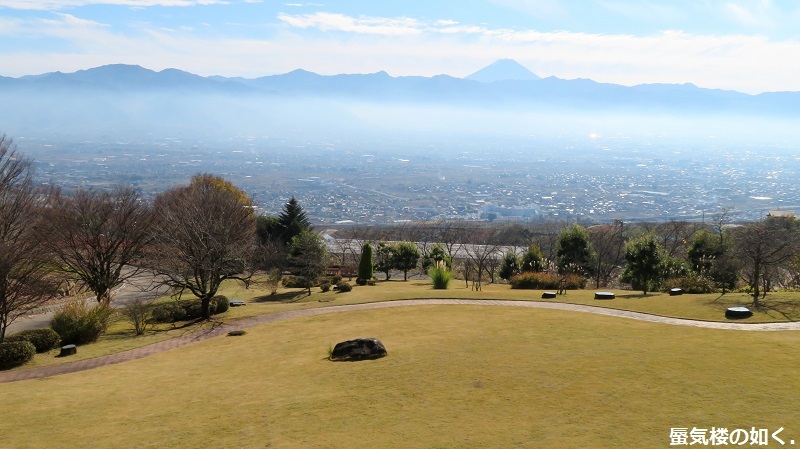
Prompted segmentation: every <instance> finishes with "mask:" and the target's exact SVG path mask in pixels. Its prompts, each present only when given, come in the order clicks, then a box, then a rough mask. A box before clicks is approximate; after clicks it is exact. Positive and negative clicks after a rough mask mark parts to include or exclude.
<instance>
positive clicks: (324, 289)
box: [319, 282, 331, 293]
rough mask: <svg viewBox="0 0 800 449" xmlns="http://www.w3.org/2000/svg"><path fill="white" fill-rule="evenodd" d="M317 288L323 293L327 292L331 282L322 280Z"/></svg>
mask: <svg viewBox="0 0 800 449" xmlns="http://www.w3.org/2000/svg"><path fill="white" fill-rule="evenodd" d="M319 289H320V290H321V291H322V292H323V293H325V292H327V291H330V289H331V283H330V282H323V283H321V284H319Z"/></svg>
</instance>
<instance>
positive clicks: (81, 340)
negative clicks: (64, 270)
mask: <svg viewBox="0 0 800 449" xmlns="http://www.w3.org/2000/svg"><path fill="white" fill-rule="evenodd" d="M113 312H114V311H113V310H112V309H111V307H109V306H107V305H105V304H99V305H97V306H94V307H90V306H89V305H88V304H86V301H72V302H69V303H67V304H66V305H64V307H62V308H61V310H59V311H58V312H56V314H55V315H54V316H53V320H52V321H51V323H50V327H52V328H53V330H54V331H56V332H57V333H58V335H59V336H61V344H64V345H69V344H75V345H82V344H86V343H92V342H95V341H97V338H98V337H100V334H102V333H103V332H105V331H106V328H107V327H108V321H109V319H110V318H111V315H112V313H113Z"/></svg>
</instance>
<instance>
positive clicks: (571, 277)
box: [509, 271, 586, 290]
mask: <svg viewBox="0 0 800 449" xmlns="http://www.w3.org/2000/svg"><path fill="white" fill-rule="evenodd" d="M561 279H562V276H559V275H557V274H551V273H536V272H532V271H529V272H526V273H520V274H517V275H515V276H512V277H511V280H510V281H509V284H511V288H517V289H523V290H524V289H528V290H541V289H556V288H558V287H559V285H558V282H559V281H560V280H561ZM563 279H564V280H565V281H566V282H565V285H564V288H566V289H567V290H579V289H582V288H584V287H586V278H584V277H583V276H579V275H577V274H568V275H566V276H564V277H563Z"/></svg>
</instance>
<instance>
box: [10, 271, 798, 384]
mask: <svg viewBox="0 0 800 449" xmlns="http://www.w3.org/2000/svg"><path fill="white" fill-rule="evenodd" d="M615 293H616V295H617V298H616V299H614V300H612V301H598V300H595V299H594V290H575V291H568V292H567V294H566V295H563V296H559V297H558V299H555V300H544V301H548V302H561V303H572V304H584V305H591V306H597V307H608V308H615V309H622V310H630V311H636V312H644V313H650V314H654V315H660V316H668V317H675V318H687V319H697V320H706V321H727V320H726V319H725V317H724V312H725V309H726V308H727V307H731V306H739V305H748V304H749V303H750V302H751V298H750V297H749V296H747V295H745V294H743V293H729V294H726V295H720V294H707V295H682V296H672V297H671V296H669V295H667V294H665V293H651V294H648V295H647V296H643V295H641V292H631V291H625V290H615ZM220 294H224V295H226V296H228V297H229V298H235V299H242V300H245V301H246V302H247V303H248V305H247V306H246V307H238V308H231V309H230V310H229V311H228V312H226V313H225V314H222V315H220V316H218V317H216V319H218V320H223V321H226V322H230V321H232V320H235V319H239V318H245V317H249V316H255V315H263V314H269V313H277V312H283V311H289V310H298V309H307V308H314V307H326V306H331V305H342V304H360V303H366V302H375V301H392V300H401V299H431V298H442V299H507V300H520V301H530V300H541V299H540V297H541V291H540V290H512V289H511V288H510V287H509V286H508V285H500V284H490V285H485V286H484V288H483V291H481V292H474V291H472V290H470V289H469V288H466V286H465V285H464V283H463V282H459V281H454V282H452V283H451V287H450V288H449V289H447V290H433V289H432V288H431V287H430V283H429V282H427V281H420V280H413V281H408V282H402V281H389V282H379V283H378V284H377V285H376V286H372V287H370V286H364V287H355V288H354V289H353V291H352V292H349V293H344V294H340V293H336V292H332V291H331V292H328V293H321V292H319V289H314V293H313V294H312V296H310V297H308V296H305V294H304V293H303V292H301V291H300V290H297V289H289V290H287V289H281V290H280V292H279V294H278V295H275V296H270V295H269V292H268V291H267V290H264V289H261V288H250V289H245V288H243V287H241V286H240V285H239V284H236V283H232V282H231V283H227V284H225V285H224V287H223V288H222V289H221V290H220ZM171 300H172V299H170V298H169V297H168V296H166V297H163V298H161V299H159V302H164V301H171ZM765 305H766V308H764V309H762V310H759V311H756V313H755V315H754V316H753V317H752V318H749V319H747V320H744V321H741V322H746V323H750V322H754V323H755V322H781V321H790V320H791V321H794V320H798V319H800V293H770V294H769V295H767V300H766V301H765ZM202 326H208V324H207V323H202V324H199V325H198V324H190V323H182V324H179V325H178V326H173V325H171V324H161V325H158V326H156V327H154V328H153V329H152V330H151V331H149V332H148V333H147V334H146V335H144V336H139V337H136V336H134V335H133V331H132V327H131V325H130V324H129V323H127V322H126V321H124V320H120V321H117V322H115V323H113V324H112V326H111V327H110V328H109V331H108V332H107V333H106V334H105V335H103V336H102V337H101V338H100V340H99V341H98V342H97V343H94V344H91V345H86V346H82V347H81V348H80V350H79V351H78V354H77V356H72V357H68V358H56V357H55V356H54V355H55V353H57V351H56V352H51V353H46V354H37V355H36V356H35V357H34V359H33V361H32V362H30V363H28V364H26V365H24V366H22V367H19V368H16V369H28V368H33V367H37V366H46V365H52V364H58V363H65V362H71V361H74V360H81V359H87V358H94V357H99V356H103V355H108V354H113V353H117V352H121V351H124V350H128V349H133V348H137V347H141V346H145V345H148V344H152V343H156V342H159V341H163V340H166V339H169V338H175V337H178V336H181V335H185V334H186V333H188V332H193V331H196V330H198V329H199V328H200V327H202Z"/></svg>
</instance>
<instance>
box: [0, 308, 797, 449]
mask: <svg viewBox="0 0 800 449" xmlns="http://www.w3.org/2000/svg"><path fill="white" fill-rule="evenodd" d="M359 336H370V337H377V338H380V339H381V340H382V341H383V342H384V343H385V344H386V346H387V348H388V350H389V356H388V357H386V358H383V359H380V360H375V361H366V362H355V363H354V362H343V363H342V362H340V363H333V362H329V361H327V360H325V357H326V356H327V351H328V348H329V347H330V346H331V345H333V344H335V343H336V342H338V341H342V340H345V339H349V338H353V337H359ZM798 344H800V333H797V332H754V333H751V332H737V331H719V330H709V329H696V328H687V327H679V326H669V325H661V324H655V323H645V322H638V321H633V320H627V319H620V318H612V317H604V316H596V315H591V314H585V313H570V312H562V311H553V310H536V309H532V310H528V309H517V308H501V307H482V306H419V307H402V308H396V309H382V310H371V311H360V312H348V313H339V314H331V315H324V316H317V317H309V318H298V319H293V320H287V321H282V322H277V323H273V324H268V325H263V326H259V327H256V328H253V329H251V330H249V331H248V333H247V335H245V336H244V337H236V338H234V337H219V338H215V339H211V340H208V341H205V342H202V343H198V344H195V345H191V346H188V347H185V348H182V349H179V350H173V351H169V352H165V353H161V354H158V355H155V356H151V357H148V358H145V359H141V360H137V361H133V362H128V363H124V364H120V365H115V366H110V367H105V368H99V369H95V370H91V371H86V372H82V373H76V374H70V375H64V376H58V377H54V378H50V379H44V380H40V381H24V382H17V383H12V384H2V385H0V396H2V398H3V409H4V410H5V411H6V413H4V419H3V420H2V421H0V435H2V440H1V443H0V446H2V447H10V448H19V449H23V448H37V449H38V448H42V447H47V448H75V447H97V448H106V447H114V448H162V447H172V448H196V447H197V448H199V447H203V448H206V447H207V448H309V447H318V448H376V447H392V448H405V447H408V448H418V447H423V448H459V447H464V448H466V447H475V448H507V447H531V448H534V447H536V448H538V447H547V448H574V447H585V448H601V447H609V448H611V447H613V448H619V447H636V448H658V447H664V448H666V447H669V442H670V440H669V432H670V428H672V427H689V428H691V427H698V428H706V429H708V428H710V427H712V426H714V427H727V428H729V429H731V430H733V429H737V428H744V429H747V430H749V429H750V428H751V427H756V428H767V429H770V432H772V431H775V430H777V429H778V428H779V427H783V428H785V430H784V431H783V433H782V434H781V436H782V437H790V438H796V439H797V440H798V441H800V415H798V414H797V413H795V409H796V406H797V404H798V403H800V377H798V376H797V375H796V368H797V366H798V365H799V364H800V355H798V353H797V351H796V350H795V349H796V348H797V347H798ZM787 441H788V438H787ZM773 444H775V443H774V442H771V444H770V445H773Z"/></svg>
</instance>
